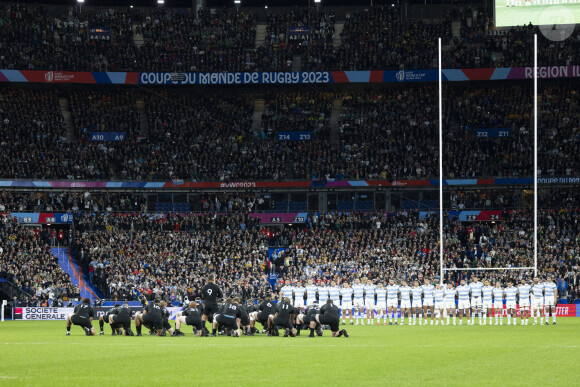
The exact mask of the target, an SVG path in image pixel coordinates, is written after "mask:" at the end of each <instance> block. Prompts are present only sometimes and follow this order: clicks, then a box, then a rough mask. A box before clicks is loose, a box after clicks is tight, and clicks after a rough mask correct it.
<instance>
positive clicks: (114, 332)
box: [99, 304, 121, 336]
mask: <svg viewBox="0 0 580 387" xmlns="http://www.w3.org/2000/svg"><path fill="white" fill-rule="evenodd" d="M118 306H121V305H120V304H115V306H114V307H112V308H111V309H109V310H108V311H107V313H105V314H104V315H102V316H99V328H100V332H99V335H104V334H105V332H103V329H104V326H105V323H107V324H109V316H112V315H114V314H115V313H117V307H118ZM111 331H112V333H111V336H116V335H117V333H118V332H117V327H116V326H115V324H111Z"/></svg>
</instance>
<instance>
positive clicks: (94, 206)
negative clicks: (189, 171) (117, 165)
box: [0, 190, 147, 213]
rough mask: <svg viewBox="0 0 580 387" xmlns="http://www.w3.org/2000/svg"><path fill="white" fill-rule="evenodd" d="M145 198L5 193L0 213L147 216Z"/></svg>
mask: <svg viewBox="0 0 580 387" xmlns="http://www.w3.org/2000/svg"><path fill="white" fill-rule="evenodd" d="M146 204H147V200H146V198H145V197H144V196H143V195H139V194H134V193H112V192H106V193H105V192H89V191H85V192H38V191H37V192H23V191H6V190H5V191H2V192H1V193H0V212H4V211H17V212H73V213H75V212H79V211H104V212H125V211H141V212H145V211H146V210H147V207H146Z"/></svg>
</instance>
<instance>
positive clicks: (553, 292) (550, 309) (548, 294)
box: [544, 276, 558, 325]
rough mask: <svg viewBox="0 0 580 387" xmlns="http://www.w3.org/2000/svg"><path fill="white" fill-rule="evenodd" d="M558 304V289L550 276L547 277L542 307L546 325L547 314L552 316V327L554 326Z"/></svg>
mask: <svg viewBox="0 0 580 387" xmlns="http://www.w3.org/2000/svg"><path fill="white" fill-rule="evenodd" d="M557 304H558V287H557V286H556V283H555V282H554V280H553V278H552V276H548V279H547V281H546V282H544V306H545V308H546V325H548V324H549V322H548V314H550V315H552V325H556V305H557Z"/></svg>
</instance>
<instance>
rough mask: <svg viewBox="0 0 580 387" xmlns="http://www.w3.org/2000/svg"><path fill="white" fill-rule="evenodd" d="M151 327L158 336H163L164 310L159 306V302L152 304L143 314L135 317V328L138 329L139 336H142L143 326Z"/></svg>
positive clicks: (148, 305)
mask: <svg viewBox="0 0 580 387" xmlns="http://www.w3.org/2000/svg"><path fill="white" fill-rule="evenodd" d="M142 325H149V326H151V327H152V328H153V329H154V330H155V332H156V335H157V336H161V333H162V332H163V310H162V309H161V306H159V302H158V301H156V302H150V303H149V304H147V307H146V308H145V310H144V311H143V313H138V314H136V315H135V328H136V329H137V336H141V326H142Z"/></svg>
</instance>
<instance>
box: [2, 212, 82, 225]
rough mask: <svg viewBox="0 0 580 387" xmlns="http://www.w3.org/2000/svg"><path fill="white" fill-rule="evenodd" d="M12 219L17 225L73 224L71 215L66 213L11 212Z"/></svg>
mask: <svg viewBox="0 0 580 387" xmlns="http://www.w3.org/2000/svg"><path fill="white" fill-rule="evenodd" d="M10 214H11V215H12V217H13V218H16V219H17V221H18V223H27V224H67V223H68V224H70V223H72V222H73V215H72V214H68V213H54V212H11V213H10Z"/></svg>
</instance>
